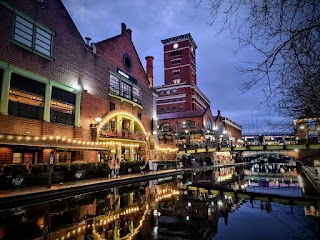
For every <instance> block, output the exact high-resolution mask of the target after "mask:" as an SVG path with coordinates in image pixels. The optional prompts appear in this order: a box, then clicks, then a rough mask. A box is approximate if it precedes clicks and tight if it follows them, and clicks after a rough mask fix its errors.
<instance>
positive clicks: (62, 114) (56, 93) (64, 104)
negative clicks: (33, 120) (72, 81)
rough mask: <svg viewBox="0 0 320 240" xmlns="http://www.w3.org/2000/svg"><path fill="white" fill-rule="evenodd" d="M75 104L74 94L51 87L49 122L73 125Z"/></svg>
mask: <svg viewBox="0 0 320 240" xmlns="http://www.w3.org/2000/svg"><path fill="white" fill-rule="evenodd" d="M75 102H76V95H75V94H73V93H70V92H67V91H64V90H62V89H59V88H56V87H52V99H51V106H50V121H51V122H58V123H63V124H69V125H73V124H74V118H75V115H74V112H75Z"/></svg>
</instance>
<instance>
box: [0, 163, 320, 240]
mask: <svg viewBox="0 0 320 240" xmlns="http://www.w3.org/2000/svg"><path fill="white" fill-rule="evenodd" d="M216 172H217V171H208V172H197V173H190V174H187V175H185V176H179V177H178V178H177V179H175V178H174V179H173V178H172V177H169V178H164V179H158V180H155V181H148V182H139V183H136V184H132V185H127V186H123V187H119V188H111V189H106V190H103V191H100V192H95V193H91V194H83V195H78V196H76V197H72V198H66V199H58V200H55V201H51V202H45V203H42V204H37V205H30V206H21V207H18V208H13V209H9V210H6V211H4V212H1V218H0V239H39V240H40V239H54V240H67V239H95V240H96V239H113V240H117V239H146V240H148V239H237V238H238V239H239V238H240V239H241V238H244V237H246V239H250V237H249V235H248V234H247V232H248V231H253V229H256V230H254V232H257V233H256V234H258V233H259V231H260V234H262V233H263V232H264V231H265V229H266V227H267V228H269V227H274V229H275V230H274V232H273V234H279V236H282V237H283V238H282V239H294V235H292V234H293V233H287V232H286V233H283V229H281V228H278V227H277V226H274V219H277V221H291V222H292V224H293V225H294V226H295V227H296V228H299V227H301V226H303V228H304V231H305V232H307V233H308V236H309V238H308V239H317V238H313V237H314V236H317V235H314V234H319V233H320V230H319V229H320V223H319V219H317V218H316V217H319V206H318V207H317V206H314V203H308V202H302V203H301V201H300V203H295V202H294V201H293V202H291V204H288V202H286V199H285V198H281V195H279V196H278V198H277V199H274V198H272V199H271V198H269V197H268V196H267V195H256V196H255V197H254V198H253V197H252V195H250V194H251V193H250V194H249V192H246V191H241V192H239V191H231V190H234V189H232V188H235V187H236V186H238V190H241V187H239V186H242V185H243V186H246V183H245V179H244V178H238V177H235V176H234V173H236V170H235V169H234V168H233V169H227V168H224V169H223V170H220V171H218V172H219V173H221V174H222V175H221V176H228V177H225V178H224V180H222V179H221V177H220V176H217V175H216ZM223 174H224V175H223ZM230 174H231V175H230ZM229 176H230V177H229ZM219 177H220V178H219ZM293 182H295V180H293ZM258 187H259V186H258ZM227 189H231V190H230V191H229V190H227ZM279 189H280V190H283V189H284V188H279ZM254 194H260V193H254ZM297 204H299V205H300V206H299V205H297ZM262 212H263V213H264V214H267V215H263V216H262V215H261V213H262ZM288 214H289V215H290V216H292V217H290V218H289V217H288V216H289V215H288ZM269 216H272V217H271V218H270V217H269ZM248 222H250V224H247V223H248ZM306 222H307V223H308V224H310V225H309V226H308V225H305V224H306ZM239 226H241V228H239ZM258 229H259V230H258ZM230 232H232V233H233V235H232V236H231V235H230ZM285 234H287V236H286V235H285ZM297 234H298V233H297ZM255 236H256V235H255ZM297 236H298V235H297ZM274 238H275V239H276V237H274ZM251 239H257V238H254V237H253V238H251Z"/></svg>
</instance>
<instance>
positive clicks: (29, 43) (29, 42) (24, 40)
mask: <svg viewBox="0 0 320 240" xmlns="http://www.w3.org/2000/svg"><path fill="white" fill-rule="evenodd" d="M14 40H16V41H18V42H21V43H23V44H24V45H26V46H28V47H32V42H31V41H29V40H27V39H25V38H23V37H21V36H20V35H17V34H15V35H14Z"/></svg>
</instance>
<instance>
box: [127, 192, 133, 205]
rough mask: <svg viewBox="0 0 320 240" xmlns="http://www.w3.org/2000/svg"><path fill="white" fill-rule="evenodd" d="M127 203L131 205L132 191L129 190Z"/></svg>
mask: <svg viewBox="0 0 320 240" xmlns="http://www.w3.org/2000/svg"><path fill="white" fill-rule="evenodd" d="M128 205H129V206H132V205H133V192H130V193H129V195H128Z"/></svg>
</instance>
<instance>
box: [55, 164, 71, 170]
mask: <svg viewBox="0 0 320 240" xmlns="http://www.w3.org/2000/svg"><path fill="white" fill-rule="evenodd" d="M68 169H69V166H68V164H67V163H57V164H55V165H53V171H67V170H68Z"/></svg>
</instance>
